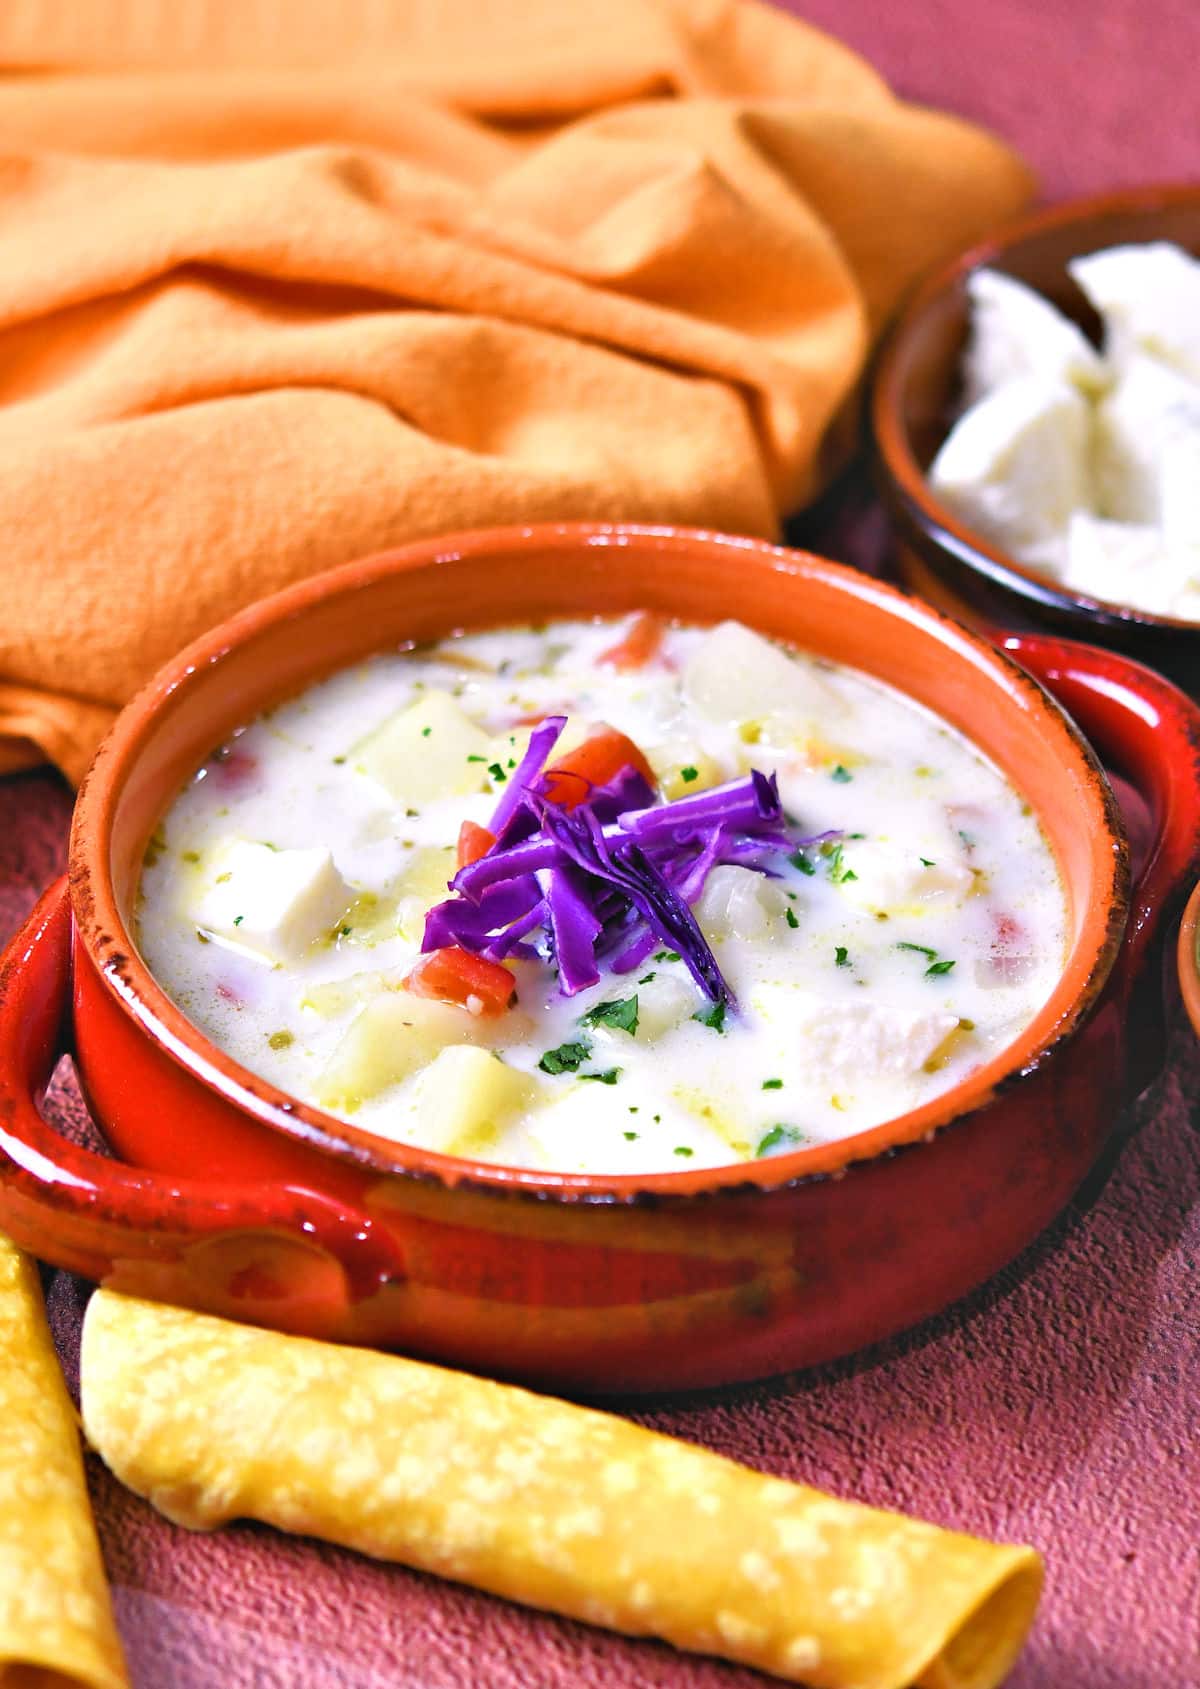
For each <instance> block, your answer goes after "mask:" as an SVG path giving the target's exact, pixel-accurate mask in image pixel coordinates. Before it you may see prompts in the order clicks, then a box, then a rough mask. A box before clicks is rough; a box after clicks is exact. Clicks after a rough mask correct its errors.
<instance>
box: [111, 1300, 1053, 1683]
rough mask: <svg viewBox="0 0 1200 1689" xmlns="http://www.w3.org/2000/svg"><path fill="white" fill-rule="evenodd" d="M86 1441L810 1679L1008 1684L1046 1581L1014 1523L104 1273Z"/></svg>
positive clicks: (174, 1487)
mask: <svg viewBox="0 0 1200 1689" xmlns="http://www.w3.org/2000/svg"><path fill="white" fill-rule="evenodd" d="M81 1368H82V1402H83V1418H84V1426H85V1429H86V1432H87V1435H88V1437H89V1439H90V1440H91V1442H92V1444H93V1445H94V1447H95V1448H96V1449H97V1450H98V1451H99V1453H100V1454H101V1456H102V1457H103V1459H104V1460H105V1461H106V1462H107V1464H108V1465H109V1466H110V1467H111V1468H112V1470H113V1472H115V1473H116V1475H117V1477H118V1478H120V1479H121V1481H122V1482H123V1483H125V1484H127V1485H128V1486H129V1487H130V1488H131V1489H133V1490H135V1491H136V1492H137V1493H138V1494H139V1495H143V1496H145V1497H147V1498H148V1499H149V1500H150V1501H151V1502H152V1503H153V1504H154V1505H155V1506H156V1507H157V1508H159V1509H160V1510H161V1511H162V1512H163V1513H165V1514H166V1515H167V1517H168V1518H170V1519H173V1520H174V1521H175V1522H176V1523H178V1524H181V1525H185V1526H187V1527H189V1528H190V1529H193V1530H209V1529H212V1528H214V1527H216V1526H218V1525H221V1524H223V1523H225V1522H227V1521H228V1520H231V1519H235V1518H238V1517H249V1518H254V1519H259V1520H263V1521H265V1522H267V1523H268V1524H272V1525H275V1526H278V1527H279V1528H280V1529H282V1530H286V1531H295V1532H302V1533H307V1534H311V1535H315V1536H319V1537H324V1538H327V1539H328V1540H329V1541H332V1542H337V1543H341V1544H344V1545H345V1546H347V1547H349V1548H354V1549H358V1550H359V1551H360V1552H362V1553H364V1554H370V1555H374V1556H376V1557H378V1558H380V1559H384V1560H397V1561H402V1562H404V1563H405V1564H407V1565H410V1566H416V1567H419V1568H421V1569H423V1570H425V1571H429V1572H435V1573H438V1574H439V1575H441V1576H443V1577H449V1578H454V1579H457V1580H459V1581H460V1582H464V1583H470V1584H475V1585H478V1586H479V1587H480V1588H482V1589H486V1590H490V1591H492V1592H493V1593H495V1594H498V1595H503V1596H507V1597H508V1598H510V1599H512V1600H515V1601H522V1602H525V1603H526V1604H528V1605H531V1606H535V1607H544V1608H547V1609H549V1610H551V1611H553V1612H558V1613H565V1614H568V1615H570V1616H572V1617H575V1618H580V1619H585V1620H588V1621H590V1622H592V1623H595V1624H600V1625H605V1626H608V1627H609V1628H610V1629H615V1630H622V1631H627V1632H630V1633H632V1634H634V1635H654V1636H660V1637H664V1638H666V1639H667V1640H668V1641H670V1642H673V1643H675V1644H676V1645H677V1646H678V1647H680V1648H688V1649H694V1650H697V1651H702V1652H706V1653H713V1654H719V1655H722V1656H724V1657H725V1658H728V1659H733V1660H738V1661H742V1662H744V1663H746V1664H748V1665H752V1666H756V1667H758V1668H760V1669H761V1670H764V1671H769V1672H773V1673H775V1674H776V1675H777V1676H780V1677H782V1678H785V1679H788V1680H790V1681H793V1682H803V1683H808V1684H811V1685H813V1686H814V1689H903V1686H904V1685H920V1686H924V1689H994V1686H995V1685H997V1684H999V1683H1001V1682H1002V1681H1003V1679H1004V1677H1005V1676H1006V1674H1007V1672H1008V1671H1009V1669H1010V1668H1011V1666H1012V1664H1013V1662H1014V1661H1015V1659H1016V1657H1017V1654H1018V1653H1019V1651H1020V1648H1021V1645H1022V1642H1023V1640H1024V1637H1025V1634H1026V1632H1027V1630H1028V1628H1029V1625H1030V1624H1031V1622H1032V1619H1033V1616H1034V1612H1035V1610H1036V1607H1037V1602H1038V1596H1039V1593H1040V1589H1041V1563H1040V1561H1039V1559H1038V1556H1037V1555H1036V1554H1035V1553H1034V1551H1033V1550H1032V1549H1029V1548H1019V1547H1005V1546H998V1545H996V1544H993V1543H988V1542H983V1541H981V1540H979V1539H978V1538H974V1537H969V1536H964V1535H961V1534H959V1533H958V1532H954V1531H946V1530H941V1529H939V1528H938V1527H937V1526H934V1525H929V1524H924V1523H921V1522H919V1521H917V1520H911V1519H906V1518H903V1517H901V1516H900V1515H897V1514H891V1513H884V1512H880V1511H879V1510H878V1509H875V1508H870V1507H863V1506H860V1505H857V1504H856V1503H853V1502H845V1501H840V1500H837V1499H835V1498H834V1497H831V1496H826V1495H821V1494H820V1493H819V1492H817V1491H815V1490H810V1489H806V1488H804V1487H803V1486H801V1485H799V1484H793V1483H786V1482H784V1481H782V1480H780V1479H776V1478H770V1477H766V1476H764V1475H763V1474H761V1473H758V1472H754V1471H751V1470H750V1469H748V1468H746V1467H743V1466H738V1465H736V1464H735V1463H734V1462H732V1461H729V1460H726V1459H724V1458H723V1457H721V1456H718V1455H714V1454H711V1453H709V1452H707V1451H706V1450H703V1449H699V1448H694V1447H692V1446H690V1445H688V1444H685V1443H680V1442H677V1441H675V1440H673V1439H672V1438H669V1437H663V1436H659V1435H657V1434H655V1433H653V1432H650V1431H647V1430H644V1429H643V1428H641V1427H640V1426H637V1425H634V1424H632V1423H631V1422H629V1421H627V1420H624V1419H620V1418H617V1417H616V1416H614V1415H611V1414H605V1413H599V1412H596V1411H594V1410H592V1409H589V1408H582V1407H576V1406H573V1405H571V1404H569V1403H567V1402H562V1401H557V1400H552V1399H550V1398H547V1397H541V1396H536V1395H532V1394H530V1393H529V1392H528V1391H525V1390H520V1389H515V1388H513V1387H511V1386H508V1385H502V1384H495V1383H492V1382H490V1381H488V1380H486V1379H480V1378H474V1377H470V1376H468V1375H466V1374H463V1373H456V1372H451V1371H448V1370H446V1369H444V1368H441V1367H434V1366H428V1365H424V1364H422V1363H418V1362H415V1361H410V1360H403V1359H399V1358H398V1357H396V1356H390V1355H381V1354H376V1353H374V1352H372V1351H368V1350H363V1349H350V1348H342V1347H339V1346H337V1345H334V1344H325V1343H317V1342H312V1341H310V1340H308V1339H305V1338H297V1337H285V1336H281V1335H279V1334H278V1333H274V1332H267V1331H260V1330H256V1329H253V1328H251V1327H248V1326H241V1325H234V1324H231V1323H230V1322H228V1321H225V1320H219V1319H214V1318H212V1317H210V1316H208V1315H203V1314H196V1313H189V1312H187V1311H185V1310H183V1309H178V1308H170V1307H166V1306H160V1305H156V1304H153V1303H149V1302H142V1301H138V1300H135V1299H133V1298H129V1297H123V1296H119V1295H116V1294H113V1293H111V1292H108V1291H100V1292H98V1293H97V1294H96V1295H95V1296H94V1297H93V1298H92V1301H91V1303H90V1305H89V1308H88V1312H87V1316H86V1319H85V1323H84V1332H83V1350H82V1363H81Z"/></svg>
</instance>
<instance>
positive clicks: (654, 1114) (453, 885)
mask: <svg viewBox="0 0 1200 1689" xmlns="http://www.w3.org/2000/svg"><path fill="white" fill-rule="evenodd" d="M138 928H139V938H140V944H141V948H142V951H143V954H144V955H145V958H146V960H147V962H148V964H149V966H150V967H151V969H152V970H153V972H154V973H155V975H156V976H157V978H158V979H159V980H160V981H161V982H162V983H163V985H164V986H165V988H166V989H167V991H168V992H169V993H170V994H171V996H172V997H173V998H174V999H175V1000H176V1002H177V1003H178V1004H179V1005H180V1007H181V1008H182V1009H183V1010H184V1011H185V1013H186V1014H187V1015H188V1016H189V1017H190V1018H191V1020H192V1021H194V1022H195V1024H196V1025H197V1026H198V1027H200V1028H201V1029H202V1030H203V1031H204V1032H205V1033H206V1034H208V1035H209V1036H210V1037H211V1038H212V1039H213V1040H214V1041H215V1042H216V1043H217V1044H219V1045H220V1046H221V1047H222V1048H224V1049H225V1050H227V1051H228V1052H229V1053H230V1054H231V1055H232V1056H233V1057H235V1058H236V1059H237V1060H238V1061H239V1062H241V1063H242V1064H243V1065H244V1066H246V1067H248V1068H250V1069H251V1070H253V1071H254V1072H256V1073H259V1074H261V1075H263V1076H264V1077H265V1078H267V1079H269V1080H271V1081H273V1082H274V1083H275V1084H277V1085H279V1086H280V1087H282V1088H283V1089H284V1090H286V1091H289V1092H291V1093H292V1094H293V1095H295V1096H297V1097H299V1098H302V1099H304V1100H306V1101H308V1102H311V1103H314V1104H316V1105H318V1106H319V1107H321V1108H323V1109H325V1110H328V1111H329V1112H331V1113H333V1114H336V1115H340V1116H342V1117H344V1118H345V1119H347V1120H350V1121H353V1122H354V1123H355V1124H356V1125H358V1126H361V1127H363V1128H365V1129H367V1130H369V1131H371V1132H372V1133H374V1134H376V1135H378V1136H380V1137H383V1138H388V1139H392V1140H395V1141H398V1142H401V1143H407V1144H416V1145H422V1146H424V1147H427V1148H431V1149H435V1150H439V1151H443V1152H446V1153H450V1154H456V1155H468V1156H471V1157H474V1158H477V1159H483V1160H488V1161H496V1162H504V1163H507V1164H509V1165H514V1166H521V1167H531V1168H541V1169H547V1170H556V1171H562V1172H568V1171H586V1172H610V1173H618V1172H619V1173H636V1172H646V1171H672V1170H679V1169H681V1168H683V1167H685V1166H686V1167H696V1166H704V1165H719V1164H722V1163H729V1162H733V1161H739V1160H750V1159H757V1158H761V1157H766V1156H772V1155H778V1154H781V1153H784V1152H786V1151H787V1150H790V1149H792V1148H794V1147H796V1146H798V1145H801V1144H806V1143H818V1142H825V1141H828V1140H831V1139H837V1138H843V1137H846V1136H848V1135H850V1134H852V1133H856V1132H860V1131H862V1130H864V1129H865V1128H867V1127H870V1126H873V1125H876V1124H878V1123H879V1122H881V1121H883V1120H886V1119H889V1118H891V1117H893V1116H895V1115H898V1114H901V1113H904V1112H905V1111H907V1110H909V1109H911V1108H913V1107H915V1106H917V1105H918V1104H921V1103H924V1102H927V1101H928V1100H930V1099H931V1098H933V1097H935V1096H937V1095H938V1094H939V1093H940V1092H943V1091H945V1090H947V1089H949V1088H950V1087H951V1086H953V1085H955V1084H957V1083H958V1082H959V1081H960V1080H961V1079H963V1078H964V1076H965V1075H967V1074H968V1073H969V1072H970V1071H971V1070H972V1069H973V1068H975V1067H977V1066H979V1065H980V1064H981V1063H982V1062H984V1061H986V1060H988V1059H989V1058H990V1057H992V1056H994V1055H995V1054H997V1053H998V1052H999V1051H1000V1050H1001V1049H1002V1048H1003V1047H1004V1046H1005V1045H1006V1044H1008V1043H1009V1042H1010V1041H1011V1040H1012V1039H1013V1038H1014V1037H1015V1036H1016V1035H1017V1034H1018V1033H1019V1032H1020V1031H1021V1030H1022V1029H1023V1028H1024V1027H1025V1026H1026V1025H1028V1023H1029V1022H1030V1020H1031V1019H1032V1018H1033V1016H1034V1015H1035V1014H1036V1012H1037V1010H1038V1009H1039V1008H1040V1007H1041V1005H1042V1004H1043V1003H1044V1002H1045V1000H1046V999H1047V997H1048V996H1049V994H1050V992H1051V990H1052V989H1053V986H1054V984H1055V982H1056V980H1057V978H1058V976H1059V974H1060V971H1061V968H1062V965H1063V961H1064V954H1065V944H1066V908H1065V903H1064V894H1063V889H1062V884H1061V881H1060V878H1059V874H1058V871H1057V867H1056V863H1055V860H1054V857H1053V854H1052V852H1051V850H1050V848H1049V846H1048V844H1047V841H1046V839H1045V837H1044V836H1043V834H1042V832H1041V830H1040V827H1039V825H1038V822H1037V819H1036V817H1035V816H1034V815H1033V813H1032V812H1031V810H1030V808H1029V806H1028V804H1027V803H1025V802H1024V800H1023V798H1022V796H1021V794H1020V792H1019V791H1017V790H1015V789H1014V787H1013V786H1012V785H1011V784H1010V783H1009V781H1008V780H1007V779H1006V778H1005V777H1004V776H1003V775H1002V774H1001V773H1000V772H999V771H998V769H997V768H996V767H995V766H994V765H993V764H992V763H991V762H989V761H988V760H987V759H986V758H985V757H984V756H983V755H982V754H981V753H980V752H979V751H978V750H977V749H976V748H975V747H973V746H972V745H971V744H970V742H969V741H968V740H966V739H965V738H964V737H963V736H962V735H961V734H959V733H958V732H957V731H955V730H954V729H952V728H951V727H949V726H948V725H946V724H945V723H944V722H942V721H940V720H939V719H938V718H937V717H936V716H934V715H932V714H931V713H930V712H929V711H928V710H926V709H924V708H923V707H922V706H920V705H919V704H916V703H915V702H913V701H912V700H911V699H909V698H906V697H904V696H902V695H901V694H899V693H897V692H895V691H893V690H892V689H890V688H889V687H887V686H885V685H882V684H881V683H880V682H878V681H876V680H874V679H871V678H869V677H868V676H866V675H864V674H861V673H858V672H857V671H855V670H852V669H848V668H844V667H834V666H832V665H830V664H828V663H826V662H823V661H820V660H818V659H815V658H812V657H809V656H805V655H804V654H802V653H798V652H795V651H790V650H785V649H783V648H782V647H780V646H778V645H775V644H773V643H771V642H769V641H767V640H765V639H763V638H761V637H760V636H759V635H757V634H755V633H752V632H751V631H749V630H748V629H746V628H744V627H742V626H740V625H739V624H737V623H734V622H726V623H723V624H722V625H720V626H718V627H716V628H711V629H702V628H696V627H686V626H675V625H669V624H665V623H663V622H661V621H659V620H657V619H655V618H652V617H649V616H637V617H632V618H628V619H627V620H625V621H624V622H621V623H613V622H604V621H572V622H557V623H553V624H551V625H549V626H547V627H536V628H509V629H505V630H502V631H496V632H489V633H484V634H471V635H464V636H457V637H453V638H448V639H446V640H444V641H442V642H441V643H439V644H437V645H434V646H424V647H420V648H416V649H406V650H402V651H399V652H397V653H394V654H388V655H383V656H379V657H376V658H373V659H372V660H370V661H368V662H365V663H362V664H360V665H359V666H357V667H355V668H352V669H348V670H345V671H343V672H342V673H339V674H337V675H335V676H334V677H333V678H332V679H329V680H326V681H324V682H322V683H321V684H319V685H317V686H314V687H312V688H311V689H310V690H308V691H307V692H305V693H303V694H302V695H301V696H300V697H298V698H295V699H293V700H291V701H290V702H288V703H286V704H283V705H281V706H280V707H279V708H277V709H275V710H272V711H271V712H269V713H268V714H266V715H264V716H262V717H260V718H259V719H258V720H257V721H255V722H253V723H251V724H250V725H248V726H247V727H245V728H244V729H243V730H241V731H239V732H238V733H236V734H235V735H234V736H233V737H232V738H231V739H230V740H229V742H228V743H227V744H226V745H224V746H222V747H221V748H220V749H219V750H218V751H216V753H215V754H214V755H213V756H212V757H211V758H210V759H209V760H208V761H207V762H206V763H205V764H204V766H203V767H202V768H200V769H198V770H197V772H196V774H195V776H194V778H193V779H192V780H191V781H190V782H189V784H188V785H187V786H186V787H185V788H184V790H183V791H182V792H181V793H180V794H179V796H178V797H177V798H176V800H175V802H174V803H173V805H172V806H171V808H170V810H169V811H168V812H167V814H166V816H165V818H164V820H163V822H162V824H161V826H160V828H159V829H158V831H157V833H156V834H155V837H154V839H153V840H152V842H151V846H150V848H149V850H148V852H147V858H146V867H145V871H144V874H143V878H142V884H141V891H140V899H139V908H138Z"/></svg>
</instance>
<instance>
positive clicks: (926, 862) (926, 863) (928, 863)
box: [917, 856, 937, 868]
mask: <svg viewBox="0 0 1200 1689" xmlns="http://www.w3.org/2000/svg"><path fill="white" fill-rule="evenodd" d="M917 861H918V862H919V863H920V864H921V866H922V868H934V867H936V866H937V864H936V863H933V862H931V861H930V860H929V858H928V857H927V856H918V857H917Z"/></svg>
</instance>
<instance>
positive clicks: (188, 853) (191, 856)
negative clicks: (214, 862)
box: [182, 850, 200, 862]
mask: <svg viewBox="0 0 1200 1689" xmlns="http://www.w3.org/2000/svg"><path fill="white" fill-rule="evenodd" d="M182 854H183V860H184V861H185V862H199V860H200V852H199V851H198V850H185V851H184V852H183V853H182Z"/></svg>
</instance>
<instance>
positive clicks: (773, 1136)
mask: <svg viewBox="0 0 1200 1689" xmlns="http://www.w3.org/2000/svg"><path fill="white" fill-rule="evenodd" d="M799 1139H800V1133H799V1132H797V1130H796V1128H795V1127H794V1126H783V1125H779V1126H772V1127H771V1130H770V1131H769V1132H767V1133H766V1134H765V1136H763V1137H762V1138H760V1139H759V1141H758V1148H757V1149H756V1150H755V1152H754V1155H755V1159H756V1160H757V1158H758V1157H759V1156H762V1155H769V1154H770V1153H771V1151H772V1150H773V1149H774V1148H775V1146H776V1145H777V1144H794V1143H798V1142H799Z"/></svg>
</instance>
